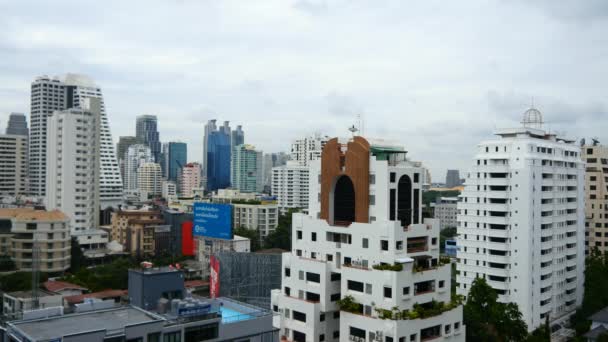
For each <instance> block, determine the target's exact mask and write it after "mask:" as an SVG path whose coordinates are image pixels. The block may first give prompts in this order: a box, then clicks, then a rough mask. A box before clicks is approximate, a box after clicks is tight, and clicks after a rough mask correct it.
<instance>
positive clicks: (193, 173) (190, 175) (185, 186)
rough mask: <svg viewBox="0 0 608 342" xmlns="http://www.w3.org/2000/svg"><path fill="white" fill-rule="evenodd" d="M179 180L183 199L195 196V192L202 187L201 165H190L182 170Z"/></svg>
mask: <svg viewBox="0 0 608 342" xmlns="http://www.w3.org/2000/svg"><path fill="white" fill-rule="evenodd" d="M181 172H182V174H181V177H180V180H179V185H180V195H181V196H183V197H192V196H194V192H193V191H194V190H195V189H198V188H200V187H201V164H199V163H188V164H186V165H184V167H183V168H182V170H181Z"/></svg>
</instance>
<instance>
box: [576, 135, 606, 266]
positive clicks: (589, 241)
mask: <svg viewBox="0 0 608 342" xmlns="http://www.w3.org/2000/svg"><path fill="white" fill-rule="evenodd" d="M582 153H583V158H584V159H583V161H585V162H587V170H586V171H587V174H586V176H585V213H586V215H585V217H586V224H585V226H586V230H587V234H586V248H585V253H586V254H589V252H590V251H591V250H593V249H597V250H598V251H600V252H602V253H606V251H608V215H606V211H607V210H608V167H607V166H606V160H608V147H606V146H602V145H599V144H597V143H596V144H594V145H585V146H583V148H582Z"/></svg>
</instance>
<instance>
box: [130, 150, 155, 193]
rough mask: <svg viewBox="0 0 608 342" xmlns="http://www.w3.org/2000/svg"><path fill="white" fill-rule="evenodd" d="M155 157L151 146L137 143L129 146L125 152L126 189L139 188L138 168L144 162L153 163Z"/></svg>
mask: <svg viewBox="0 0 608 342" xmlns="http://www.w3.org/2000/svg"><path fill="white" fill-rule="evenodd" d="M152 162H154V158H153V157H152V152H151V151H150V147H148V146H146V145H142V144H135V145H131V146H129V148H127V153H126V154H125V190H130V191H133V190H137V187H138V186H139V183H138V182H137V170H138V169H139V167H140V166H141V165H143V164H144V163H152Z"/></svg>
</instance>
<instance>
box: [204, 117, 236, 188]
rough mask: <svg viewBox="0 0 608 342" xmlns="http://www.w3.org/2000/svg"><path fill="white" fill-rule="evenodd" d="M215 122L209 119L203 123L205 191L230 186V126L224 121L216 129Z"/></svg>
mask: <svg viewBox="0 0 608 342" xmlns="http://www.w3.org/2000/svg"><path fill="white" fill-rule="evenodd" d="M215 122H216V120H209V122H208V123H207V125H205V137H204V143H203V149H204V152H203V153H204V155H203V168H204V172H203V175H204V176H205V178H206V186H205V190H207V191H216V190H218V189H225V188H229V187H230V155H231V145H230V140H231V136H230V126H229V125H228V121H225V122H224V125H222V126H221V127H219V129H218V127H217V126H216V125H215Z"/></svg>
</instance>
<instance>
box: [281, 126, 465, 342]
mask: <svg viewBox="0 0 608 342" xmlns="http://www.w3.org/2000/svg"><path fill="white" fill-rule="evenodd" d="M405 155H406V152H405V151H404V150H403V149H402V148H401V147H398V146H394V145H391V144H387V143H382V142H377V143H372V144H370V143H369V142H368V141H367V140H366V139H364V138H362V137H359V136H356V137H354V138H353V139H350V140H348V141H341V140H340V141H339V140H338V139H331V140H329V141H328V142H327V144H326V145H325V148H324V150H323V153H322V157H321V160H320V161H313V162H311V169H310V178H309V180H310V199H309V213H308V214H304V213H297V214H294V215H293V226H292V231H293V234H292V237H293V240H292V246H293V247H292V251H291V252H289V253H284V254H283V261H282V267H283V270H282V271H283V279H282V284H281V286H282V287H281V289H279V290H273V291H272V293H271V301H272V307H273V310H274V311H275V312H277V313H278V314H277V316H275V318H274V322H273V324H274V326H275V327H276V328H278V329H280V334H281V335H286V336H287V338H288V339H290V340H293V341H298V342H300V341H343V342H346V341H357V342H359V341H361V342H363V341H394V342H397V341H401V342H419V341H426V340H430V339H433V341H464V340H465V335H466V334H465V327H464V326H463V322H462V306H460V305H458V304H457V303H456V302H455V301H454V302H453V301H452V299H451V297H450V268H451V266H450V264H449V263H447V262H446V260H445V259H440V257H439V222H438V220H434V219H425V220H424V222H422V218H421V205H422V204H421V203H422V202H421V195H422V194H421V192H422V185H423V184H424V176H425V174H426V170H425V169H424V168H423V167H422V166H421V164H420V163H416V162H412V161H409V160H407V159H406V157H405ZM431 307H434V308H435V309H436V310H433V313H432V314H431V313H430V310H429V308H431Z"/></svg>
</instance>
